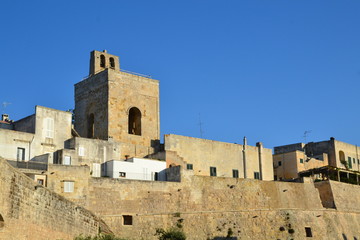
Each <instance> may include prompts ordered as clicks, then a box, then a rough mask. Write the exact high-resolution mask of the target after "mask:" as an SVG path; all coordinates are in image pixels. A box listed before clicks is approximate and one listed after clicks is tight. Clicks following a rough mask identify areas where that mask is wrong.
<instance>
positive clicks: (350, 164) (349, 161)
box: [348, 157, 352, 168]
mask: <svg viewBox="0 0 360 240" xmlns="http://www.w3.org/2000/svg"><path fill="white" fill-rule="evenodd" d="M348 164H349V168H352V162H351V157H348Z"/></svg>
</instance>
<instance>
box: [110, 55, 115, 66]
mask: <svg viewBox="0 0 360 240" xmlns="http://www.w3.org/2000/svg"><path fill="white" fill-rule="evenodd" d="M110 67H111V68H115V61H114V58H112V57H111V58H110Z"/></svg>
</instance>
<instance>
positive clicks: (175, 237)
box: [155, 228, 186, 240]
mask: <svg viewBox="0 0 360 240" xmlns="http://www.w3.org/2000/svg"><path fill="white" fill-rule="evenodd" d="M155 235H158V236H159V240H185V239H186V236H185V233H184V232H183V231H181V230H180V229H178V228H170V229H168V230H164V229H162V228H158V229H156V234H155Z"/></svg>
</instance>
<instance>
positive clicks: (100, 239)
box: [74, 234, 126, 240]
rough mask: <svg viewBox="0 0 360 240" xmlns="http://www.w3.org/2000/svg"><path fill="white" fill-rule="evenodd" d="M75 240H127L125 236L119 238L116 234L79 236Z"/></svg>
mask: <svg viewBox="0 0 360 240" xmlns="http://www.w3.org/2000/svg"><path fill="white" fill-rule="evenodd" d="M74 240H126V239H125V238H118V237H115V236H114V235H109V234H99V235H97V236H94V237H91V236H82V235H80V236H77V237H75V238H74Z"/></svg>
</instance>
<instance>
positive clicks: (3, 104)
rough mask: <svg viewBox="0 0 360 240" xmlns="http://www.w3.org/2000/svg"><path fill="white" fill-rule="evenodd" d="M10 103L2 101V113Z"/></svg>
mask: <svg viewBox="0 0 360 240" xmlns="http://www.w3.org/2000/svg"><path fill="white" fill-rule="evenodd" d="M10 104H11V103H9V102H2V113H5V108H6V107H7V106H8V105H10Z"/></svg>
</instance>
